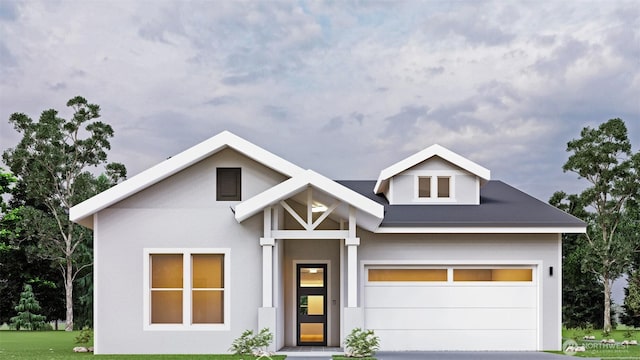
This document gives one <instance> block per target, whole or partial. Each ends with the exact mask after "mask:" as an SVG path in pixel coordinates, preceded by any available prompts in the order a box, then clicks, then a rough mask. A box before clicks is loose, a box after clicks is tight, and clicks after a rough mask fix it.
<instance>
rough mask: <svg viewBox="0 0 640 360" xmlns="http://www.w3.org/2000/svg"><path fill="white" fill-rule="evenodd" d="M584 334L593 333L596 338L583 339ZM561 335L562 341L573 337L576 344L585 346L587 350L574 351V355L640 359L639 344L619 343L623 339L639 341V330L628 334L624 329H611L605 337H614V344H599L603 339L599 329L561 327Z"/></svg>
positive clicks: (611, 359) (609, 358) (609, 359)
mask: <svg viewBox="0 0 640 360" xmlns="http://www.w3.org/2000/svg"><path fill="white" fill-rule="evenodd" d="M585 335H594V336H595V337H596V339H597V340H596V341H583V340H582V338H583V336H585ZM562 337H563V339H562V340H563V342H566V341H568V340H572V339H573V340H575V341H576V342H577V343H578V344H580V345H584V346H585V348H586V350H587V351H585V352H581V353H576V355H575V356H576V357H595V358H602V359H607V360H613V359H640V346H623V345H620V344H619V343H620V342H622V341H623V340H638V341H639V342H640V330H632V331H631V332H630V334H627V331H626V330H624V329H618V330H614V331H612V333H611V334H610V335H609V336H607V337H606V338H607V339H615V340H616V342H617V343H618V344H616V345H610V344H601V343H600V340H602V339H603V336H602V332H601V331H599V330H593V331H590V332H587V331H584V330H580V329H563V330H562Z"/></svg>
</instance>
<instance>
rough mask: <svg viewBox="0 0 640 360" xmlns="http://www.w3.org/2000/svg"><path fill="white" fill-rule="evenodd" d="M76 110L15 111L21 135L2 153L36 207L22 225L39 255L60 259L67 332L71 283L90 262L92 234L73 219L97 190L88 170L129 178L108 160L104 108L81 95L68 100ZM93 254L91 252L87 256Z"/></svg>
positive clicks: (29, 209)
mask: <svg viewBox="0 0 640 360" xmlns="http://www.w3.org/2000/svg"><path fill="white" fill-rule="evenodd" d="M67 106H68V107H70V108H71V109H72V110H73V111H74V113H73V116H72V118H70V119H68V120H67V119H63V118H61V117H59V116H58V112H57V111H56V110H53V109H50V110H45V111H43V112H42V114H41V116H40V119H39V121H38V122H34V121H33V120H32V119H31V118H29V117H28V116H27V115H25V114H22V113H14V114H12V115H11V117H10V118H9V122H10V123H12V124H13V126H14V128H15V130H16V131H18V132H19V133H21V134H22V139H21V141H20V142H19V143H18V145H17V146H16V147H15V148H12V149H9V150H7V151H5V152H4V154H3V160H4V162H5V164H7V165H8V166H9V167H10V169H11V171H12V172H13V174H15V175H16V176H18V177H19V178H20V180H21V182H22V183H23V184H24V187H25V194H26V196H27V198H28V200H30V201H31V202H33V204H34V206H25V207H24V209H23V211H22V216H23V219H22V227H23V228H24V229H26V230H25V231H27V232H28V234H29V236H30V237H32V238H34V239H36V241H37V243H38V247H37V255H38V256H40V257H42V258H46V259H50V260H52V261H54V262H55V263H56V265H57V266H58V267H59V269H60V272H61V274H62V278H63V283H64V288H65V305H66V323H65V330H67V331H70V330H73V284H74V280H75V279H76V277H77V276H78V275H79V274H80V273H82V272H83V270H85V269H86V268H88V267H90V266H91V265H92V261H91V259H90V258H91V256H90V248H89V247H88V246H87V243H88V242H89V238H90V235H88V234H89V232H87V231H83V229H80V228H79V227H78V226H76V225H75V224H74V223H72V222H70V221H69V209H70V208H71V207H73V206H74V205H76V204H78V203H80V202H81V201H83V200H85V199H87V198H88V197H90V196H91V195H93V194H95V191H96V179H95V177H94V176H93V175H92V174H91V172H90V171H89V169H90V168H92V167H97V166H99V165H105V164H106V174H107V175H106V176H108V178H109V179H110V181H111V183H114V184H115V183H117V182H118V181H119V180H121V179H123V178H124V177H125V176H126V169H125V167H124V165H122V164H118V163H109V164H107V150H109V149H110V147H111V146H110V143H109V139H110V138H111V137H113V129H112V128H111V126H110V125H108V124H105V123H103V122H100V121H98V120H96V119H98V118H99V117H100V107H99V106H98V105H96V104H90V103H88V102H87V100H86V99H84V98H83V97H80V96H77V97H75V98H72V99H70V100H69V101H68V102H67ZM88 254H89V255H88Z"/></svg>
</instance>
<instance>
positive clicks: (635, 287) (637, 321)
mask: <svg viewBox="0 0 640 360" xmlns="http://www.w3.org/2000/svg"><path fill="white" fill-rule="evenodd" d="M622 308H623V309H624V314H622V322H623V323H624V324H625V325H628V326H633V327H638V326H640V271H638V270H636V271H634V272H632V273H631V274H630V275H629V278H628V285H627V288H626V289H624V304H623V305H622Z"/></svg>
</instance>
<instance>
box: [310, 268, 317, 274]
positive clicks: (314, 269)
mask: <svg viewBox="0 0 640 360" xmlns="http://www.w3.org/2000/svg"><path fill="white" fill-rule="evenodd" d="M317 273H318V269H316V268H311V269H309V274H317Z"/></svg>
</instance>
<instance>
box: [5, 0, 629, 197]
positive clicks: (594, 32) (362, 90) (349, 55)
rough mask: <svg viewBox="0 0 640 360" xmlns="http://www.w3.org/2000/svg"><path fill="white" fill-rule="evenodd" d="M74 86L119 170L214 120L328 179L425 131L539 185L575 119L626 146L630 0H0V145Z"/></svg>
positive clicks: (562, 156) (378, 159) (210, 128)
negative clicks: (622, 129)
mask: <svg viewBox="0 0 640 360" xmlns="http://www.w3.org/2000/svg"><path fill="white" fill-rule="evenodd" d="M75 95H82V96H84V97H86V98H87V99H88V100H89V101H90V102H93V103H97V104H99V105H100V106H101V108H102V116H103V120H104V121H106V122H108V123H110V124H111V125H112V126H113V127H114V130H115V133H116V134H115V137H114V139H113V141H112V151H111V153H110V155H111V156H110V157H111V160H112V161H119V162H122V163H124V164H125V165H126V166H127V168H128V169H129V174H130V175H134V174H136V173H138V172H140V171H142V170H144V169H145V168H147V167H150V166H152V165H154V164H156V163H158V162H160V161H162V160H163V159H166V158H167V157H169V156H172V155H174V154H176V153H178V152H180V151H182V150H184V149H186V148H188V147H190V146H192V145H194V144H196V143H198V142H200V141H202V140H204V139H206V138H208V137H210V136H213V135H215V134H216V133H218V132H220V131H222V130H225V129H226V130H230V131H232V132H234V133H236V134H237V135H240V136H242V137H244V138H246V139H248V140H250V141H252V142H254V143H256V144H257V145H259V146H262V147H264V148H266V149H267V150H269V151H272V152H274V153H276V154H277V155H280V156H282V157H284V158H286V159H287V160H290V161H292V162H294V163H296V164H297V165H300V166H302V167H304V168H311V169H314V170H316V171H318V172H320V173H322V174H324V175H326V176H328V177H331V178H334V179H375V178H376V177H377V176H378V173H379V171H380V170H381V169H382V168H384V167H387V166H389V165H391V164H392V163H394V162H396V161H398V160H400V159H402V158H404V157H406V156H408V155H410V154H412V153H414V152H417V151H419V150H421V149H423V148H425V147H427V146H429V145H431V144H434V143H439V144H441V145H443V146H446V147H448V148H450V149H451V150H453V151H455V152H458V153H459V154H461V155H463V156H466V157H468V158H470V159H472V160H474V161H476V162H478V163H479V164H481V165H483V166H485V167H487V168H489V169H490V170H492V178H494V179H500V180H503V181H505V182H507V183H509V184H511V185H513V186H515V187H517V188H520V189H522V190H524V191H526V192H528V193H530V194H532V195H534V196H536V197H538V198H540V199H542V200H545V201H546V200H547V199H548V198H549V196H550V195H551V194H552V193H553V192H554V191H555V190H558V189H564V190H567V191H579V190H580V189H581V187H582V186H583V184H581V183H580V182H579V181H576V176H574V175H573V174H563V172H562V170H561V167H562V164H563V163H564V162H565V161H566V158H567V156H568V154H567V153H566V151H565V149H566V143H567V141H569V140H571V139H572V138H576V137H578V136H579V133H580V130H581V129H582V128H583V127H584V126H597V125H598V124H600V123H601V122H604V121H606V120H607V119H610V118H614V117H620V118H623V119H624V120H625V121H626V123H627V126H628V128H629V132H630V137H631V140H632V143H633V147H634V151H638V150H640V1H573V2H572V1H520V2H515V1H513V2H512V1H496V2H490V1H449V0H447V1H407V2H404V1H384V2H377V1H374V2H369V1H348V2H347V1H328V2H316V1H313V2H311V1H309V2H307V1H286V2H275V1H267V2H265V1H251V2H241V1H179V2H178V1H175V2H174V1H124V0H122V1H78V2H71V1H57V0H50V1H35V0H29V1H12V0H0V151H3V150H4V149H6V148H8V147H12V146H14V145H15V144H16V143H17V141H18V139H19V137H18V134H17V133H16V132H15V131H14V130H13V128H12V127H11V126H10V125H9V124H8V121H7V119H8V118H9V116H10V114H11V113H13V112H24V113H26V114H29V115H30V116H31V117H33V118H37V117H39V115H40V112H41V111H42V110H44V109H49V108H56V109H58V110H60V111H61V113H62V114H63V115H65V116H68V115H69V111H68V109H66V108H65V103H66V101H67V100H68V99H69V98H71V97H73V96H75Z"/></svg>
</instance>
